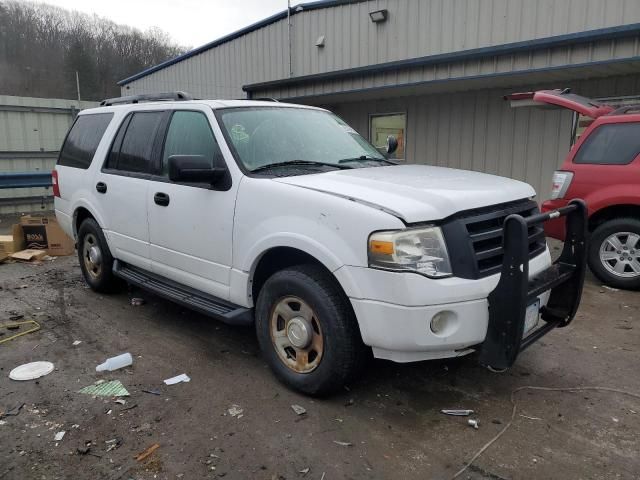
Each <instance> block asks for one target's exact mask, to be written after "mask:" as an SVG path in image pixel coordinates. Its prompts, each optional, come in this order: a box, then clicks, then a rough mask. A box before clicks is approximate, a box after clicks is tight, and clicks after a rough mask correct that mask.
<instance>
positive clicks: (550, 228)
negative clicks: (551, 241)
mask: <svg viewBox="0 0 640 480" xmlns="http://www.w3.org/2000/svg"><path fill="white" fill-rule="evenodd" d="M568 204H569V201H568V200H564V199H558V200H547V201H546V202H544V203H543V204H542V207H541V208H540V210H541V211H542V213H545V212H549V211H551V210H557V209H558V208H560V207H564V206H566V205H568ZM565 224H566V222H565V221H564V219H563V218H554V219H553V220H549V221H548V222H545V224H544V232H545V233H546V234H547V236H548V237H551V238H557V239H558V240H562V241H564V237H565V234H566V229H565Z"/></svg>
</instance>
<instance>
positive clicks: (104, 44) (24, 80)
mask: <svg viewBox="0 0 640 480" xmlns="http://www.w3.org/2000/svg"><path fill="white" fill-rule="evenodd" d="M185 50H186V48H184V47H180V46H178V45H176V44H175V43H173V42H172V41H171V39H170V37H169V35H168V34H167V33H166V32H164V31H162V30H160V29H158V28H152V29H149V30H148V31H146V32H142V31H140V30H137V29H134V28H131V27H128V26H124V25H118V24H116V23H114V22H112V21H110V20H107V19H104V18H101V17H98V16H96V15H94V16H90V15H86V14H83V13H79V12H75V11H68V10H64V9H62V8H58V7H54V6H51V5H46V4H36V3H28V2H17V1H15V0H0V94H5V95H23V96H34V97H58V98H75V97H76V80H75V75H76V71H77V72H78V75H79V77H80V84H81V91H82V97H83V98H84V99H87V100H99V99H102V98H105V97H110V96H117V95H118V94H119V92H120V89H119V87H118V86H117V82H118V80H122V79H123V78H126V77H128V76H130V75H132V74H134V73H136V72H139V71H141V70H144V69H145V68H149V67H151V66H153V65H156V64H158V63H160V62H163V61H165V60H168V59H169V58H173V57H175V56H177V55H179V54H180V53H182V52H184V51H185Z"/></svg>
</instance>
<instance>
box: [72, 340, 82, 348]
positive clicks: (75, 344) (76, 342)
mask: <svg viewBox="0 0 640 480" xmlns="http://www.w3.org/2000/svg"><path fill="white" fill-rule="evenodd" d="M81 343H82V340H74V341H73V343H72V344H71V345H73V346H74V347H77V346H78V345H80V344H81Z"/></svg>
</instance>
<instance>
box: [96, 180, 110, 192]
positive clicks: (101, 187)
mask: <svg viewBox="0 0 640 480" xmlns="http://www.w3.org/2000/svg"><path fill="white" fill-rule="evenodd" d="M96 190H97V191H98V192H99V193H107V184H106V183H104V182H98V183H96Z"/></svg>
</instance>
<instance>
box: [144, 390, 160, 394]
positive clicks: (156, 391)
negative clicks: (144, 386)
mask: <svg viewBox="0 0 640 480" xmlns="http://www.w3.org/2000/svg"><path fill="white" fill-rule="evenodd" d="M141 391H142V392H144V393H150V394H151V395H160V391H159V390H141Z"/></svg>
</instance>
